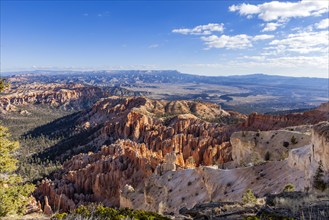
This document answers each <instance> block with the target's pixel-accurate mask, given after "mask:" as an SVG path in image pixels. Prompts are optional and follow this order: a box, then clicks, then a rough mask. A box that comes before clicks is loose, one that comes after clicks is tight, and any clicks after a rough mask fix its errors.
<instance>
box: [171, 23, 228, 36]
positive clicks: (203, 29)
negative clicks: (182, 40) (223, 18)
mask: <svg viewBox="0 0 329 220" xmlns="http://www.w3.org/2000/svg"><path fill="white" fill-rule="evenodd" d="M223 31H224V24H222V23H221V24H217V23H209V24H205V25H199V26H196V27H194V28H191V29H189V28H180V29H174V30H172V32H173V33H179V34H185V35H186V34H193V35H210V34H212V33H213V32H220V33H223Z"/></svg>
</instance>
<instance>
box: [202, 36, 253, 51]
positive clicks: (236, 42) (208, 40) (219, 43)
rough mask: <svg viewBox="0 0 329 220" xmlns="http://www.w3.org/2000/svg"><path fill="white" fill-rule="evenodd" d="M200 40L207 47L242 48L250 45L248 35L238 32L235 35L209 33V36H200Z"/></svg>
mask: <svg viewBox="0 0 329 220" xmlns="http://www.w3.org/2000/svg"><path fill="white" fill-rule="evenodd" d="M201 40H203V41H204V42H205V44H206V45H207V46H208V48H227V49H243V48H247V47H251V46H252V44H251V42H250V37H249V36H248V35H246V34H240V35H235V36H227V35H221V36H220V37H218V36H216V35H211V36H209V37H201Z"/></svg>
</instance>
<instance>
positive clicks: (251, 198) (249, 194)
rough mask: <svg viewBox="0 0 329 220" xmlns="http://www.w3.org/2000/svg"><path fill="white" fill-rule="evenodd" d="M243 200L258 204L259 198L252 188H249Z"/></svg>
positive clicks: (247, 202) (244, 202)
mask: <svg viewBox="0 0 329 220" xmlns="http://www.w3.org/2000/svg"><path fill="white" fill-rule="evenodd" d="M242 202H243V204H256V202H257V198H256V196H255V195H254V193H253V192H252V190H251V189H247V191H246V192H245V193H244V194H243V196H242Z"/></svg>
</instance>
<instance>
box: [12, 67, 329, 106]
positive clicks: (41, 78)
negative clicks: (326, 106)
mask: <svg viewBox="0 0 329 220" xmlns="http://www.w3.org/2000/svg"><path fill="white" fill-rule="evenodd" d="M8 74H9V73H7V75H8ZM7 77H8V78H9V81H11V82H12V84H13V85H24V84H31V83H34V84H35V83H42V84H45V83H62V84H71V83H79V84H83V85H88V86H98V87H121V88H125V89H129V90H132V91H134V92H143V94H144V93H146V94H148V95H147V96H148V97H150V98H155V99H170V100H178V99H190V100H191V99H193V100H194V99H197V100H204V101H211V102H215V103H219V104H221V105H222V106H223V107H224V108H226V109H231V110H237V111H240V112H243V113H250V112H252V111H257V112H263V113H264V112H273V111H286V110H291V109H299V108H306V109H307V108H314V107H316V106H318V105H320V104H321V103H323V102H327V101H328V89H329V78H312V77H286V76H275V75H265V74H251V75H234V76H200V75H192V74H185V73H180V72H178V71H175V70H148V71H147V70H116V71H114V70H113V71H49V70H45V71H43V70H36V71H32V72H17V73H10V76H7Z"/></svg>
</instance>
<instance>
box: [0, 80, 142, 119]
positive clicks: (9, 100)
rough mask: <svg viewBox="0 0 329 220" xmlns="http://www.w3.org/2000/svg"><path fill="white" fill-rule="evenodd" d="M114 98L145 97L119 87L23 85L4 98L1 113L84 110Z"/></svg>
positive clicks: (14, 87) (4, 94) (9, 92)
mask: <svg viewBox="0 0 329 220" xmlns="http://www.w3.org/2000/svg"><path fill="white" fill-rule="evenodd" d="M110 95H119V96H136V95H143V93H140V92H133V91H129V90H127V89H123V88H119V87H97V86H85V85H82V84H74V83H71V84H60V83H49V84H37V83H33V84H28V85H27V84H23V85H15V84H14V85H12V88H9V89H6V90H5V92H4V93H3V94H1V97H0V113H6V112H10V111H15V110H16V109H17V107H19V106H25V105H30V104H46V105H48V106H50V107H55V108H62V109H64V110H81V109H84V108H88V107H90V106H92V105H93V104H94V103H95V102H96V101H98V100H99V99H100V98H104V97H108V96H110Z"/></svg>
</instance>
